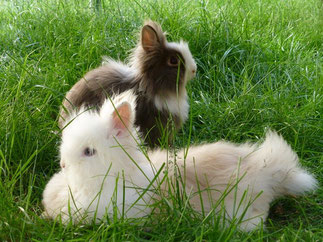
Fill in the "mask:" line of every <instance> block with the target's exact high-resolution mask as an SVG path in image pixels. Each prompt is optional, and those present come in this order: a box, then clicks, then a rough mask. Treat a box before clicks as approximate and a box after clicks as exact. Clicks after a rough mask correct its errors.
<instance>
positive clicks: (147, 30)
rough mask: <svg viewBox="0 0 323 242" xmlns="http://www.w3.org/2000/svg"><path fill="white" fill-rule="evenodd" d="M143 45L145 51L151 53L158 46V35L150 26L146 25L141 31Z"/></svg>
mask: <svg viewBox="0 0 323 242" xmlns="http://www.w3.org/2000/svg"><path fill="white" fill-rule="evenodd" d="M141 44H142V47H143V48H144V50H145V51H151V50H152V49H154V48H156V46H157V45H158V36H157V33H156V31H155V30H154V29H153V28H152V27H151V26H149V25H145V26H144V27H143V28H142V30H141Z"/></svg>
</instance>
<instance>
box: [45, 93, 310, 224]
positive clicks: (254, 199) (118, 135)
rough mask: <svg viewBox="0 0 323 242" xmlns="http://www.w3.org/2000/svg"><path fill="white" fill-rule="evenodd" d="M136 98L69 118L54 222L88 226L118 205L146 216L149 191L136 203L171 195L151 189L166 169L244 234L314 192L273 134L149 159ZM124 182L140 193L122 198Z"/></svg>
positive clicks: (49, 195) (53, 195)
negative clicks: (274, 207) (281, 202)
mask: <svg viewBox="0 0 323 242" xmlns="http://www.w3.org/2000/svg"><path fill="white" fill-rule="evenodd" d="M134 99H135V98H134V96H133V94H132V93H131V92H129V91H128V92H125V93H123V94H121V95H119V96H117V97H115V98H114V99H113V100H112V103H114V105H115V107H116V108H117V109H116V110H117V111H116V110H115V109H114V107H113V105H112V103H111V102H110V101H109V100H107V101H106V102H105V103H104V105H103V107H102V108H101V110H100V111H99V112H95V111H87V112H86V111H85V110H81V111H80V112H78V113H77V114H75V115H73V116H72V119H74V120H72V121H71V122H70V124H69V125H67V126H66V128H65V129H64V130H63V135H62V144H61V148H60V155H61V167H62V171H61V172H60V173H58V174H56V175H54V177H53V178H52V180H51V181H50V182H49V183H48V185H47V186H46V188H45V191H44V200H43V204H44V207H45V214H47V216H49V217H51V218H56V217H57V216H58V215H59V214H61V215H62V217H63V220H64V221H66V220H67V219H68V218H69V215H70V216H71V217H72V219H73V220H79V218H78V216H79V215H83V214H86V215H88V218H89V219H92V218H97V219H100V218H102V217H103V216H104V214H105V212H107V213H108V214H111V213H112V212H113V206H112V204H111V203H112V201H113V200H115V199H117V202H115V203H114V204H115V205H116V206H117V208H118V209H119V211H122V210H129V211H127V213H126V216H127V217H133V218H136V217H141V216H144V215H145V214H149V213H150V208H149V207H150V206H149V205H150V204H151V202H152V201H153V200H155V199H158V198H159V195H160V194H158V192H157V193H156V194H154V193H153V192H146V193H144V195H143V196H142V199H139V198H140V194H142V193H143V191H144V190H145V189H147V188H149V187H157V185H161V187H162V188H163V190H164V191H166V192H167V191H169V190H168V189H169V187H167V186H168V184H169V183H166V182H164V183H163V184H156V182H157V181H159V180H162V179H156V181H155V180H154V181H155V182H154V184H152V182H151V181H152V180H153V179H154V177H155V174H156V172H157V171H160V169H161V168H162V167H163V164H164V163H166V166H165V167H166V168H165V169H168V172H165V173H159V174H160V176H161V177H160V178H162V176H164V174H166V175H168V176H169V178H170V179H171V180H173V179H182V182H183V183H179V184H185V187H183V186H182V187H181V189H185V191H186V193H187V194H188V195H189V199H190V203H191V205H192V207H193V208H195V209H196V210H197V211H200V212H206V213H207V212H210V211H211V210H212V209H213V208H214V207H215V210H216V211H219V208H220V207H221V206H219V203H221V204H222V202H223V204H224V209H225V216H226V219H228V220H232V219H238V220H241V221H242V222H241V223H240V228H241V229H243V230H251V229H254V228H256V227H257V226H258V225H259V224H260V223H261V222H262V221H265V219H266V217H267V214H268V211H269V206H270V203H271V202H272V201H273V200H274V199H275V198H277V197H280V196H283V195H299V194H303V193H304V192H306V191H310V190H313V189H314V188H315V187H316V180H315V178H314V177H313V176H312V175H311V174H309V173H308V172H307V171H305V170H304V169H302V168H301V167H300V164H299V162H298V157H297V155H296V153H295V152H294V151H293V150H292V149H291V147H290V146H289V145H288V144H287V143H286V142H285V141H284V140H283V138H282V137H280V136H279V135H277V134H276V133H274V132H271V131H269V132H268V133H267V135H266V138H265V140H264V142H263V143H261V144H250V143H245V144H241V145H237V144H233V143H229V142H224V141H220V142H215V143H211V144H205V145H199V146H192V147H189V149H188V150H180V151H179V152H178V153H177V154H176V155H173V154H169V152H168V151H164V150H153V151H151V152H149V154H148V156H149V159H148V158H147V157H146V156H145V155H144V154H143V152H142V151H141V150H140V147H139V146H138V143H137V136H136V129H135V128H134V116H135V114H134V110H135V102H134ZM117 113H119V115H120V117H121V118H122V120H123V122H122V121H121V120H120V119H119V116H118V115H117ZM134 161H136V164H135V163H134ZM151 163H152V164H153V166H154V167H152V164H151ZM174 164H176V165H174ZM110 167H111V168H110ZM106 174H108V175H107V176H106ZM122 174H124V177H125V179H123V176H122ZM178 174H180V175H181V178H178ZM116 177H118V178H119V182H118V183H116ZM123 181H124V182H125V183H126V186H131V187H137V188H138V189H134V188H129V187H126V189H125V197H123V193H122V192H120V191H123V190H122V189H123ZM139 188H141V189H139ZM116 189H117V190H118V191H119V192H118V193H117V195H115V190H116ZM149 190H151V189H149ZM98 194H100V196H98ZM166 196H167V194H166ZM115 197H116V198H115ZM138 199H139V201H138V203H137V204H136V206H133V207H131V204H133V203H134V202H135V201H136V200H138ZM123 200H124V201H125V203H123ZM201 201H202V202H201ZM216 205H217V206H216ZM124 207H125V209H123V208H124ZM130 207H131V208H130ZM129 208H130V209H129ZM120 213H121V212H120Z"/></svg>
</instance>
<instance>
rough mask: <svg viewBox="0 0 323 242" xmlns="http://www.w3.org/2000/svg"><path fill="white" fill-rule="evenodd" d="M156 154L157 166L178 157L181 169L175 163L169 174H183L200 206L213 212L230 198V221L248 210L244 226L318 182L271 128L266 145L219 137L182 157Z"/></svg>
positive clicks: (153, 156) (251, 225)
mask: <svg viewBox="0 0 323 242" xmlns="http://www.w3.org/2000/svg"><path fill="white" fill-rule="evenodd" d="M184 157H185V158H184ZM150 158H151V160H152V162H153V163H154V164H155V165H156V166H157V167H160V165H161V164H162V163H163V162H165V160H168V163H170V164H174V160H175V161H176V166H175V167H176V171H175V170H174V166H173V165H171V166H170V167H171V168H170V169H169V172H170V174H172V176H174V174H177V175H176V176H178V171H179V172H180V177H181V178H180V179H182V182H184V183H185V190H186V193H187V194H190V197H191V199H190V203H191V205H192V207H193V208H195V209H196V210H198V211H200V212H204V213H206V214H207V213H208V212H210V211H211V209H212V207H214V205H215V204H217V205H218V206H216V207H217V210H218V209H219V208H221V206H219V202H220V204H221V202H224V206H225V212H226V215H225V216H226V218H227V219H233V218H236V219H240V218H241V215H242V214H244V213H245V214H244V215H243V217H242V221H243V222H242V224H241V225H240V226H241V228H242V229H244V230H251V229H254V228H255V227H256V226H258V225H259V224H260V223H261V221H263V222H264V221H265V220H266V217H267V215H268V211H269V206H270V203H271V202H272V201H273V200H274V199H276V198H278V197H281V196H284V195H294V196H296V195H300V194H303V193H304V192H306V191H310V190H313V189H314V188H315V186H316V180H315V179H314V178H313V176H312V175H311V174H309V173H308V172H306V171H305V170H304V169H302V168H301V167H300V164H299V162H298V157H297V155H296V153H295V152H294V151H293V150H292V149H291V147H290V146H289V145H288V144H287V143H286V142H285V141H284V140H283V138H282V137H280V136H279V135H277V134H276V133H274V132H268V133H267V135H266V139H265V141H264V142H263V143H262V144H260V145H257V144H251V143H246V144H242V145H237V144H233V143H229V142H223V141H219V142H215V143H212V144H205V145H199V146H193V147H190V148H189V149H188V151H187V150H186V151H185V150H181V151H179V152H178V154H177V155H176V158H174V156H169V154H167V152H165V151H154V152H152V153H150ZM184 167H185V171H184ZM197 183H198V186H197ZM223 194H225V195H223ZM201 198H202V201H203V203H202V204H201ZM240 203H241V204H240ZM239 204H240V205H239Z"/></svg>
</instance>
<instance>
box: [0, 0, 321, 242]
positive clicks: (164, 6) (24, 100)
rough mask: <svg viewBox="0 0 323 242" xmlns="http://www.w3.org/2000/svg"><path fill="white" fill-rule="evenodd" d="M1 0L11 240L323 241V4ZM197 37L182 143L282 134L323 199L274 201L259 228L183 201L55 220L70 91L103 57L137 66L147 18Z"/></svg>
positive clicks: (3, 222)
mask: <svg viewBox="0 0 323 242" xmlns="http://www.w3.org/2000/svg"><path fill="white" fill-rule="evenodd" d="M90 2H91V1H89V0H88V1H83V0H73V1H72V0H71V1H67V0H48V1H40V0H37V1H33V0H13V1H5V0H0V177H1V181H0V239H1V240H4V241H17V240H38V241H43V240H60V239H64V240H98V239H102V240H116V241H119V240H139V241H143V240H170V241H177V240H198V241H205V240H212V241H216V240H219V241H228V240H230V241H241V240H257V241H258V240H260V241H262V240H264V241H271V240H282V241H285V240H286V241H296V240H297V241H320V240H322V238H323V186H322V184H323V180H322V177H323V117H322V113H323V95H322V94H323V2H322V1H321V0H307V1H304V0H274V1H273V0H271V1H270V0H259V1H253V0H237V1H226V0H214V1H212V0H210V1H203V0H201V1H186V0H166V1H140V0H134V1H131V0H127V1H107V0H106V1H104V0H102V1H92V2H93V3H94V2H98V3H99V5H95V4H93V5H90V4H89V3H90ZM147 18H151V19H153V20H155V21H157V22H159V23H161V24H162V27H163V29H164V30H166V31H167V33H168V39H169V40H174V41H175V40H179V39H180V38H182V39H184V40H186V41H188V42H189V45H190V49H191V52H192V54H193V56H194V58H195V60H196V63H197V66H198V69H197V76H196V78H195V79H194V80H192V81H191V82H190V83H189V84H188V87H187V88H188V93H189V97H190V116H189V120H188V121H187V122H186V124H185V125H184V127H183V129H182V130H181V131H180V132H179V133H178V134H177V136H176V140H175V146H176V147H182V146H184V145H186V144H187V143H192V144H198V143H202V142H211V141H214V140H219V139H226V140H229V141H234V142H244V141H248V140H250V141H257V140H261V139H262V137H263V135H264V133H265V130H266V129H267V128H271V129H274V130H276V131H278V132H279V133H280V134H282V136H283V137H284V138H285V139H286V140H287V141H288V143H289V144H291V146H292V147H293V149H294V150H295V151H296V152H297V154H298V155H299V157H300V161H301V163H302V164H303V166H305V167H306V168H307V169H308V170H309V171H311V172H313V173H314V174H315V176H316V178H317V179H318V180H319V188H318V189H317V191H316V192H314V193H311V194H308V195H306V196H304V197H300V198H291V197H288V198H283V199H280V200H277V201H276V202H274V203H273V204H272V207H271V211H270V215H269V219H268V221H267V222H266V223H265V226H264V228H263V229H260V230H256V231H254V232H250V233H243V232H240V231H238V230H237V228H236V225H235V224H232V225H231V226H229V227H228V228H225V229H224V228H222V227H221V226H220V225H221V223H220V222H219V220H217V219H216V218H209V219H203V218H202V217H201V216H199V215H197V214H194V213H193V214H192V213H190V212H188V211H186V210H185V209H183V207H182V206H181V204H180V201H175V202H174V204H173V205H174V206H171V209H168V210H167V213H166V214H163V215H158V214H155V215H152V216H150V217H148V218H145V219H143V220H142V221H128V220H117V219H115V218H111V220H110V221H107V222H106V223H101V224H96V225H88V226H73V225H68V226H63V225H61V224H58V223H55V222H52V221H48V220H44V219H42V218H41V217H40V215H41V213H42V207H41V199H42V197H41V196H42V191H43V189H44V186H45V184H46V183H47V182H48V180H49V179H50V177H51V176H52V175H53V174H54V173H55V172H56V171H57V170H58V169H59V162H58V161H59V159H58V146H59V142H60V134H59V128H58V126H57V116H58V110H59V106H60V103H61V101H62V99H63V97H64V95H65V93H66V92H67V91H68V90H69V89H70V88H71V86H72V85H73V84H74V83H75V82H76V81H77V80H78V79H79V78H80V77H82V76H83V75H84V74H85V73H86V72H87V71H89V70H90V69H93V68H95V67H97V66H99V65H100V62H101V60H102V56H104V55H107V56H110V57H112V58H116V59H120V60H125V58H126V57H127V56H128V53H129V50H130V49H131V48H133V47H134V46H135V44H136V41H137V37H138V31H139V30H140V27H141V26H142V23H143V20H144V19H147Z"/></svg>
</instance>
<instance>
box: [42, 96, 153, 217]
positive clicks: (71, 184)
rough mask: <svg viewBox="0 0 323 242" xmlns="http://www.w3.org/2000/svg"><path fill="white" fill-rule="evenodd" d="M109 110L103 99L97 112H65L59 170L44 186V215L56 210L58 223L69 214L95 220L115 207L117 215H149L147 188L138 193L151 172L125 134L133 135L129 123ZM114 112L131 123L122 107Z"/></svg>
mask: <svg viewBox="0 0 323 242" xmlns="http://www.w3.org/2000/svg"><path fill="white" fill-rule="evenodd" d="M133 97H134V96H133ZM134 100H135V98H133V99H132V101H133V102H134ZM115 104H116V106H118V105H122V103H121V102H119V103H115ZM126 105H127V104H126ZM113 110H114V108H113V106H112V104H111V103H110V102H106V104H105V105H104V106H103V107H102V109H101V112H100V113H97V112H96V111H84V110H83V109H81V110H80V113H81V114H80V115H77V114H76V115H75V116H74V115H73V116H72V117H71V118H72V119H73V121H71V123H70V125H68V126H67V127H66V128H65V129H64V130H63V133H62V144H61V148H60V156H61V161H60V164H61V167H62V169H61V171H60V172H59V173H57V174H55V175H54V177H53V178H52V179H51V180H50V182H49V183H48V184H47V186H46V188H45V191H44V195H43V197H44V199H43V205H44V207H45V215H46V216H48V217H51V218H56V217H57V216H59V215H61V216H62V220H63V221H64V222H67V221H68V218H70V217H71V218H72V220H73V221H74V222H78V221H83V220H84V221H89V220H91V219H93V218H96V219H97V220H100V219H102V218H103V216H104V215H105V214H106V213H108V214H111V213H113V212H114V209H115V208H118V216H119V217H120V216H121V215H122V211H124V215H125V217H142V216H144V215H146V214H149V211H150V209H149V206H147V204H149V199H150V198H151V195H149V193H147V195H145V196H143V197H142V198H141V199H140V198H139V196H140V195H141V194H142V193H143V190H141V189H142V188H146V187H148V185H149V184H150V181H151V180H152V178H153V177H154V176H153V169H152V167H151V166H150V163H149V162H148V160H147V159H146V157H145V156H144V154H143V153H141V152H139V151H138V148H137V143H136V141H137V139H133V138H132V137H131V136H130V135H129V133H128V130H127V128H129V129H131V132H132V133H133V134H134V135H136V132H135V131H134V130H133V127H132V126H131V127H130V126H129V127H128V125H126V127H125V126H124V124H123V123H122V122H121V120H120V119H119V117H118V114H117V113H116V112H113ZM118 112H119V115H120V116H121V117H124V116H125V115H126V117H125V118H124V120H125V122H129V123H130V122H131V123H132V122H133V116H132V113H131V114H130V113H129V110H128V107H127V106H125V105H123V106H121V109H119V110H118ZM125 113H126V114H125ZM128 114H129V115H128ZM128 136H129V137H128ZM119 142H120V144H121V145H122V146H120V145H119ZM132 159H133V160H134V161H136V162H138V166H137V165H136V164H135V163H134V162H133V160H132ZM138 167H140V168H138ZM137 200H138V201H137ZM136 201H137V203H136V205H135V206H133V207H132V208H130V206H131V205H132V204H134V203H135V202H136Z"/></svg>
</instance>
